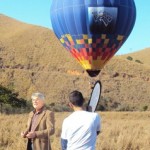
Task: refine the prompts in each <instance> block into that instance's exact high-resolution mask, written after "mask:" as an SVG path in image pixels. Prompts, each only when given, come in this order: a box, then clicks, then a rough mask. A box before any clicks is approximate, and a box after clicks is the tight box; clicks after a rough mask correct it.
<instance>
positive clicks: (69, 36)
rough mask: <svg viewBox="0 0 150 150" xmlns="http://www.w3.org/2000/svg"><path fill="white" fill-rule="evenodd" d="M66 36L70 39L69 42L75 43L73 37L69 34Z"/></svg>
mask: <svg viewBox="0 0 150 150" xmlns="http://www.w3.org/2000/svg"><path fill="white" fill-rule="evenodd" d="M66 36H67V38H68V40H69V41H70V42H71V41H73V39H72V37H71V35H70V34H67V35H66Z"/></svg>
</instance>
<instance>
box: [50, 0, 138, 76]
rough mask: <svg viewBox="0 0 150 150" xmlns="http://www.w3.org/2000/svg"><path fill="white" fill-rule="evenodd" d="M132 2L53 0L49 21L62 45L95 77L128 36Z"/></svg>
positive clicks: (133, 11) (128, 0)
mask: <svg viewBox="0 0 150 150" xmlns="http://www.w3.org/2000/svg"><path fill="white" fill-rule="evenodd" d="M135 19H136V8H135V3H134V0H84V1H83V0H61V1H60V0H53V2H52V6H51V21H52V26H53V30H54V32H55V34H56V36H57V37H58V39H59V40H60V42H61V43H62V44H63V46H64V47H65V48H66V49H67V50H68V51H69V52H70V53H71V54H72V55H73V57H74V58H76V60H77V61H78V62H79V63H80V64H81V65H82V67H83V68H84V69H85V70H87V72H88V73H89V75H90V76H95V75H97V74H98V73H99V71H100V70H101V69H102V68H103V67H104V65H105V64H106V63H107V62H108V61H109V60H110V59H111V58H112V57H113V56H114V54H115V53H116V52H117V51H118V50H119V48H120V47H121V46H122V44H123V43H124V42H125V41H126V39H127V38H128V36H129V34H130V33H131V31H132V29H133V26H134V23H135Z"/></svg>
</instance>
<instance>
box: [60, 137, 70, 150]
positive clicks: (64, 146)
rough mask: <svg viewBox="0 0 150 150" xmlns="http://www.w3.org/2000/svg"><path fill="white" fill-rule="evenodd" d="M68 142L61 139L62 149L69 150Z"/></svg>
mask: <svg viewBox="0 0 150 150" xmlns="http://www.w3.org/2000/svg"><path fill="white" fill-rule="evenodd" d="M67 142H68V141H67V140H66V139H62V138H61V149H62V150H66V149H67Z"/></svg>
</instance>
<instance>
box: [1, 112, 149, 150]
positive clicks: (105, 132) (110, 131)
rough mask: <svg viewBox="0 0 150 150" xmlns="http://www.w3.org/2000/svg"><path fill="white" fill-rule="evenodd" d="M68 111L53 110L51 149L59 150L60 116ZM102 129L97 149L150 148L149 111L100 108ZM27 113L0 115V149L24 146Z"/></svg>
mask: <svg viewBox="0 0 150 150" xmlns="http://www.w3.org/2000/svg"><path fill="white" fill-rule="evenodd" d="M69 114H70V113H56V114H55V118H56V132H55V135H53V136H52V137H51V141H52V148H53V150H60V133H61V125H62V121H63V119H64V118H65V117H66V116H68V115H69ZM99 114H100V115H101V118H102V132H101V134H100V135H99V136H98V138H97V145H96V147H97V150H149V149H150V112H99ZM27 117H28V114H21V115H0V150H24V149H25V144H26V140H25V139H22V138H21V137H20V132H21V131H22V130H24V128H25V123H26V121H27Z"/></svg>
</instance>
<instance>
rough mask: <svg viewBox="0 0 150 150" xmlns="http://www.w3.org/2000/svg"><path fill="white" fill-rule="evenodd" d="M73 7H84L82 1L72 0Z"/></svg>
mask: <svg viewBox="0 0 150 150" xmlns="http://www.w3.org/2000/svg"><path fill="white" fill-rule="evenodd" d="M73 5H74V6H75V5H78V6H79V5H84V0H73Z"/></svg>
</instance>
